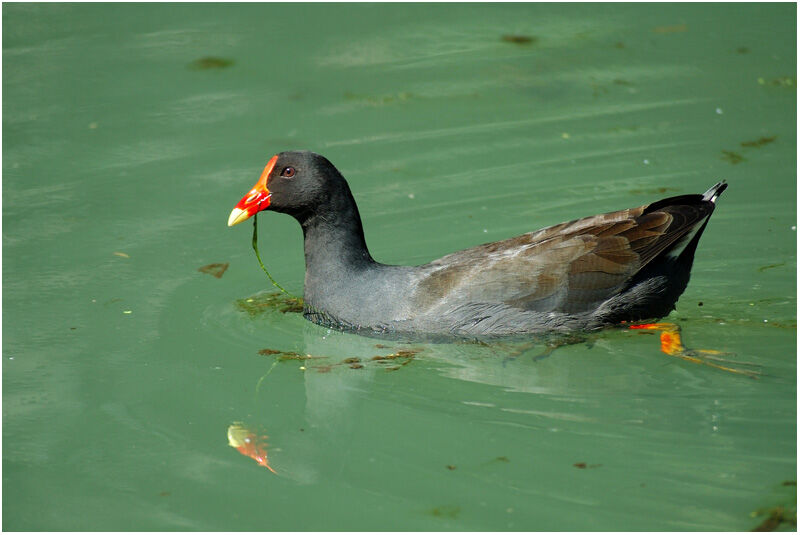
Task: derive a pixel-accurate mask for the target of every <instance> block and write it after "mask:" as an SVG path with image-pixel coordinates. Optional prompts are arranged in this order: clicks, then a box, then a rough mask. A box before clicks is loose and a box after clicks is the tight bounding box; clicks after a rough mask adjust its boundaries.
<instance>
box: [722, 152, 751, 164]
mask: <svg viewBox="0 0 800 535" xmlns="http://www.w3.org/2000/svg"><path fill="white" fill-rule="evenodd" d="M722 159H723V160H726V161H728V162H730V163H731V164H733V165H736V164H737V163H741V162H744V161H746V160H747V159H746V158H745V157H744V156H742V155H741V154H738V153H736V152H733V151H730V150H723V151H722Z"/></svg>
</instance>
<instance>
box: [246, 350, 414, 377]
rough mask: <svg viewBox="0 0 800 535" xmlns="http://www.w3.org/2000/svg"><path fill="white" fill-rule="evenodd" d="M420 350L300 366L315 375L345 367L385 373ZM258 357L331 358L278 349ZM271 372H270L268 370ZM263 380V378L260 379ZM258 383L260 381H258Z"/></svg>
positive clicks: (401, 364) (284, 358)
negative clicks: (371, 368) (373, 368)
mask: <svg viewBox="0 0 800 535" xmlns="http://www.w3.org/2000/svg"><path fill="white" fill-rule="evenodd" d="M377 345H378V346H380V347H382V348H385V347H387V346H385V345H383V344H377ZM421 351H422V349H418V348H414V349H399V350H397V351H395V352H394V353H390V354H389V355H376V356H374V357H372V358H370V359H368V360H363V359H361V358H359V357H346V358H344V359H342V360H340V361H338V362H326V363H325V364H318V365H313V366H305V365H304V366H301V369H302V370H314V371H316V372H317V373H328V372H330V371H332V370H333V369H334V368H336V367H347V368H350V369H352V370H360V369H362V368H364V367H365V366H367V365H377V366H380V367H382V368H383V369H384V370H386V371H396V370H399V369H400V368H402V367H403V366H407V365H408V364H410V363H411V361H412V360H414V356H415V355H416V354H417V353H420V352H421ZM258 354H259V355H262V356H274V357H275V359H276V360H275V362H276V363H277V362H284V361H288V360H297V361H308V360H316V359H319V360H327V361H330V360H331V357H326V356H323V355H309V354H306V355H302V354H300V353H297V352H295V351H281V350H279V349H271V348H264V349H259V351H258ZM270 371H271V370H270ZM262 379H263V377H262ZM259 383H260V381H259Z"/></svg>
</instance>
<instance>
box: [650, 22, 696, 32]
mask: <svg viewBox="0 0 800 535" xmlns="http://www.w3.org/2000/svg"><path fill="white" fill-rule="evenodd" d="M688 30H689V27H688V26H687V25H686V24H675V25H673V26H657V27H655V28H653V32H654V33H683V32H686V31H688Z"/></svg>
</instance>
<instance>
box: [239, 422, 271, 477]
mask: <svg viewBox="0 0 800 535" xmlns="http://www.w3.org/2000/svg"><path fill="white" fill-rule="evenodd" d="M228 445H229V446H231V447H233V448H236V449H237V450H239V453H241V454H242V455H245V456H247V457H250V458H251V459H253V460H254V461H255V462H257V463H258V464H260V465H261V466H263V467H264V468H266V469H267V470H269V471H270V472H272V473H273V474H277V472H276V471H275V470H273V469H272V467H271V466H270V465H269V459H267V437H265V436H258V435H256V434H255V433H254V432H252V431H251V430H249V429H248V428H246V427H245V426H244V424H241V423H238V422H237V423H233V424H231V425H229V426H228Z"/></svg>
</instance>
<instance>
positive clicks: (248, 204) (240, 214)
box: [228, 155, 278, 227]
mask: <svg viewBox="0 0 800 535" xmlns="http://www.w3.org/2000/svg"><path fill="white" fill-rule="evenodd" d="M277 161H278V156H277V155H275V156H273V157H272V158H270V160H269V162H267V166H266V167H265V168H264V171H263V172H262V173H261V177H260V178H259V179H258V182H256V185H255V186H253V189H251V190H250V191H249V192H247V195H245V196H244V197H242V200H241V201H239V204H237V205H236V208H234V209H233V210H232V211H231V215H230V217H228V226H229V227H232V226H234V225H236V224H238V223H241V222H242V221H244V220H245V219H249V218H250V217H251V216H252V215H253V214H255V213H257V212H260V211H261V210H266V209H267V207H268V206H269V198H270V197H272V193H270V192H269V190H268V189H267V180H269V174H270V173H271V172H272V168H273V167H275V162H277Z"/></svg>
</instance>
